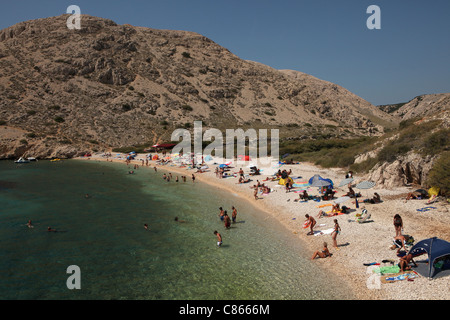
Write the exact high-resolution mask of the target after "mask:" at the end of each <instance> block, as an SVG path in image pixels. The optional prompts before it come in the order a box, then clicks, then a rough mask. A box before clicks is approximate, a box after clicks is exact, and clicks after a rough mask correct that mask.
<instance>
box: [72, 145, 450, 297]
mask: <svg viewBox="0 0 450 320" xmlns="http://www.w3.org/2000/svg"><path fill="white" fill-rule="evenodd" d="M114 154H115V155H116V156H115V157H111V158H109V161H112V162H118V163H123V164H125V156H126V155H122V156H120V157H117V153H114ZM145 156H146V155H143V154H141V155H137V157H136V159H135V160H132V161H131V162H130V164H129V167H130V169H131V170H133V166H134V165H138V166H139V169H141V168H142V166H141V163H142V162H141V161H140V159H145ZM77 159H84V160H86V159H90V160H91V161H106V160H107V158H105V157H103V156H101V155H96V154H94V155H93V156H92V157H90V158H77ZM208 165H209V171H207V172H204V173H196V171H197V170H196V169H187V168H186V167H179V166H176V165H170V164H169V165H159V164H158V163H157V162H156V161H149V167H148V169H152V170H153V168H154V167H155V166H156V167H157V168H158V170H159V169H162V170H163V171H164V172H172V174H174V173H175V175H174V176H176V175H177V174H178V175H179V176H180V178H181V176H182V175H184V176H186V177H187V180H188V181H189V182H190V183H192V182H191V175H192V174H194V175H195V177H196V182H197V181H199V182H204V183H208V184H209V185H211V186H213V187H216V188H220V189H222V190H224V191H227V192H231V193H233V194H236V195H238V196H240V197H241V198H242V199H245V200H247V201H249V202H251V203H252V204H253V205H254V206H255V207H256V208H258V209H259V210H260V211H261V212H262V213H263V214H265V215H266V219H270V218H272V219H277V220H278V221H279V222H280V223H281V224H282V225H284V226H285V227H286V230H287V232H290V233H292V235H293V239H295V240H298V241H301V242H302V244H303V245H304V246H305V248H309V250H310V253H311V256H312V254H313V252H314V251H316V250H320V249H321V248H322V243H323V242H324V241H325V242H327V243H328V248H329V250H330V252H331V253H332V254H333V255H332V257H330V258H325V259H316V260H315V263H317V265H318V266H319V267H321V268H324V269H326V270H328V271H329V272H331V273H333V274H335V275H336V276H338V277H339V278H341V279H342V280H344V281H345V282H346V283H348V284H349V285H350V286H351V287H352V288H353V291H354V294H355V296H357V297H358V299H362V300H391V299H393V300H448V299H449V294H448V293H449V288H450V277H449V276H447V277H441V278H435V279H432V280H430V279H428V278H426V277H422V276H419V277H417V278H415V279H414V281H406V280H405V281H396V282H394V283H380V278H379V276H378V275H376V274H374V273H373V271H372V270H373V268H374V267H367V266H365V265H364V264H367V263H372V262H377V263H380V266H385V265H386V266H388V265H390V264H384V263H382V261H383V260H393V261H395V264H397V263H398V261H399V258H398V257H397V254H396V250H391V249H390V247H391V246H392V244H393V237H394V236H395V230H394V226H393V217H394V215H395V214H397V213H398V214H400V215H401V217H402V219H403V224H404V230H403V233H404V234H408V235H411V236H413V237H414V239H415V242H416V243H417V242H418V241H420V240H423V239H427V238H431V237H438V238H441V239H444V240H446V241H450V212H449V205H448V203H446V202H444V201H439V202H435V203H433V204H432V205H431V206H432V207H433V208H435V209H432V210H428V211H424V212H422V211H418V210H417V209H420V208H423V207H427V206H428V205H427V204H426V201H427V200H409V201H407V202H406V201H405V198H406V195H407V193H408V192H411V191H414V190H415V189H417V188H408V187H399V188H394V189H390V190H387V189H384V188H380V187H378V186H375V187H374V188H372V189H369V190H358V189H355V191H356V192H361V195H362V197H361V198H359V199H361V200H360V203H359V208H358V209H356V208H355V204H354V203H352V200H349V201H347V202H345V203H343V204H342V205H345V206H347V207H350V208H351V209H353V210H351V212H350V213H348V214H343V215H339V216H335V217H322V218H318V217H317V214H318V212H319V210H324V211H329V210H331V207H330V206H326V207H322V208H319V206H322V205H330V204H333V200H330V201H320V202H316V201H313V200H309V201H307V202H296V201H294V200H295V199H297V198H299V193H295V192H293V191H292V190H291V192H286V190H285V188H284V186H280V185H278V181H263V180H265V179H266V178H267V177H268V175H264V174H261V175H259V176H252V177H251V179H252V181H251V182H249V183H246V184H238V178H234V177H233V178H223V179H220V178H217V177H216V174H215V172H214V170H215V168H216V166H217V165H214V164H212V163H208ZM144 167H145V166H144ZM239 169H240V168H231V171H230V172H232V173H237V172H238V171H239ZM242 169H243V170H244V172H245V173H246V174H248V173H249V171H250V170H249V169H248V168H246V167H242ZM280 169H281V170H287V171H289V170H292V174H291V176H292V177H299V178H296V179H294V181H295V182H296V183H301V182H305V181H308V180H309V178H311V177H312V176H314V175H315V174H319V175H321V177H323V178H327V179H331V180H332V181H333V183H334V184H335V189H336V190H337V193H336V195H335V199H336V197H340V196H343V195H345V194H346V192H347V191H348V190H347V187H345V186H344V187H337V186H338V185H339V183H340V181H341V180H343V179H344V178H345V174H346V172H344V171H342V170H341V169H322V168H318V167H317V166H314V165H312V164H310V163H301V164H296V165H283V166H282V167H281V168H280ZM161 176H162V173H161ZM256 180H259V181H260V182H261V183H265V184H266V185H267V186H269V187H270V188H271V189H272V190H273V191H272V192H271V193H269V194H267V195H261V194H260V195H259V199H258V200H255V198H254V190H253V189H252V188H251V186H253V185H254V184H256ZM359 180H363V177H359V176H358V175H357V174H355V181H356V182H358V181H359ZM295 190H301V188H296V189H295ZM307 191H308V193H309V194H310V195H319V190H318V188H313V187H308V189H307ZM374 192H377V193H379V194H380V196H381V199H382V202H381V203H377V204H366V203H362V199H365V198H367V197H372V196H373V193H374ZM342 205H341V206H342ZM363 208H365V209H367V210H368V211H369V213H370V214H371V218H370V219H369V222H367V223H363V224H360V223H358V222H356V214H359V213H361V211H362V209H363ZM305 214H309V215H310V216H313V217H314V218H315V219H316V222H317V225H316V227H315V230H326V229H330V228H332V227H333V226H334V223H333V220H334V219H337V220H338V223H339V225H340V227H341V230H342V232H341V233H340V234H339V235H338V236H337V243H338V249H336V248H334V247H333V246H332V243H333V241H332V238H331V235H330V234H323V235H321V234H319V235H317V236H316V235H314V236H312V235H309V236H308V235H306V234H307V232H308V231H309V229H303V223H304V221H305V219H306V218H305Z"/></svg>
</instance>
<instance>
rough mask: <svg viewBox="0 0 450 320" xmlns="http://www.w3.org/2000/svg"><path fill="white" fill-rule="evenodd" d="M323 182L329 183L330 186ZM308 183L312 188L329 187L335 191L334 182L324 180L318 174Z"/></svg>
mask: <svg viewBox="0 0 450 320" xmlns="http://www.w3.org/2000/svg"><path fill="white" fill-rule="evenodd" d="M313 182H322V183H319V184H317V183H315V184H313ZM323 182H328V184H327V183H323ZM308 183H309V184H310V185H311V186H313V187H314V186H319V185H320V186H326V185H327V186H329V187H330V188H331V189H333V181H332V180H331V179H324V178H322V177H321V176H320V175H318V174H316V175H314V176H313V177H311V178H310V179H309V181H308Z"/></svg>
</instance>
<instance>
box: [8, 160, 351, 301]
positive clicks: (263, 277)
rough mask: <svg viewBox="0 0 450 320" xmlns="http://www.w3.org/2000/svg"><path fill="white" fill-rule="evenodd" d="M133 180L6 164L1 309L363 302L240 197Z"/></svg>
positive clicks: (93, 171) (154, 176) (153, 176)
mask: <svg viewBox="0 0 450 320" xmlns="http://www.w3.org/2000/svg"><path fill="white" fill-rule="evenodd" d="M168 169H169V168H168ZM128 170H129V169H128V168H127V167H126V166H125V165H124V164H117V163H105V162H94V161H76V160H73V161H62V162H47V161H39V162H37V163H31V164H26V165H16V164H14V163H13V162H12V161H3V162H0V204H1V207H0V221H1V223H0V239H1V241H0V252H1V260H0V299H64V300H69V299H149V300H250V299H255V300H262V299H267V300H304V299H352V296H351V295H350V294H349V290H348V288H346V286H345V285H344V284H343V283H341V282H340V280H339V279H335V278H330V274H329V272H326V271H323V270H321V269H319V268H317V262H314V261H309V260H308V259H309V258H310V256H311V252H309V251H305V250H303V249H302V247H301V246H300V245H298V244H296V242H295V241H292V234H290V233H289V232H286V230H285V229H284V228H283V227H282V226H280V225H278V224H277V223H276V221H273V220H271V219H266V216H265V215H264V214H263V213H261V212H259V211H258V210H257V209H255V207H253V206H252V205H251V204H250V203H249V202H247V201H244V200H242V199H240V198H239V197H238V196H237V195H230V194H228V193H227V194H225V193H224V192H223V191H221V190H219V189H217V188H214V187H211V186H209V185H206V184H202V183H198V182H196V183H192V181H191V180H190V179H188V181H187V182H186V183H183V182H181V181H180V182H178V183H176V182H175V181H174V180H172V181H171V182H166V181H165V180H163V179H162V174H163V171H161V170H159V171H158V172H157V173H155V172H154V171H153V169H148V168H140V169H138V170H135V172H136V173H135V174H133V175H129V174H128ZM187 176H188V177H189V175H188V174H187ZM174 178H175V174H174ZM86 194H89V195H90V197H89V198H86V197H85V195H86ZM232 205H234V206H235V207H236V208H237V210H238V219H237V221H238V222H237V223H236V224H233V227H232V228H231V229H229V230H225V228H224V226H223V223H222V222H221V221H220V219H219V218H218V212H219V210H218V208H219V207H220V206H222V207H224V209H225V210H228V212H229V213H230V214H231V206H232ZM175 216H178V217H179V219H180V220H185V221H186V222H175V221H174V217H175ZM28 220H32V222H33V224H34V228H32V229H30V228H28V227H27V226H26V223H27V221H28ZM145 223H147V224H148V225H149V227H150V231H147V230H145V229H144V224H145ZM49 226H50V227H52V228H54V229H56V230H58V232H47V231H46V230H47V227H49ZM214 230H218V231H219V232H220V233H221V234H222V236H223V246H222V247H221V248H217V247H216V237H215V235H214V234H213V232H214ZM70 265H77V266H79V267H80V269H81V290H69V289H68V288H67V286H66V281H67V278H68V277H69V276H70V274H67V273H66V270H67V267H68V266H70Z"/></svg>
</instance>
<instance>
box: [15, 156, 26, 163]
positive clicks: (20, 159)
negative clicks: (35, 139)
mask: <svg viewBox="0 0 450 320" xmlns="http://www.w3.org/2000/svg"><path fill="white" fill-rule="evenodd" d="M14 162H15V163H30V161H29V160H27V159H24V158H22V157H20V158H19V160H16V161H14Z"/></svg>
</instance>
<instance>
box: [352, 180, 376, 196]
mask: <svg viewBox="0 0 450 320" xmlns="http://www.w3.org/2000/svg"><path fill="white" fill-rule="evenodd" d="M375 185H376V183H375V182H373V181H362V182H360V183H358V184H357V185H356V186H355V188H358V189H371V188H373V187H375ZM366 196H367V195H366Z"/></svg>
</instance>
